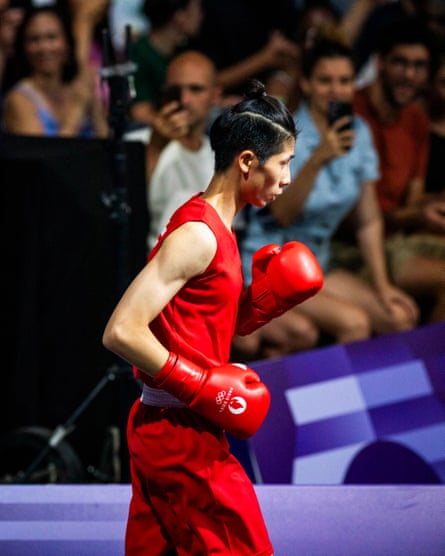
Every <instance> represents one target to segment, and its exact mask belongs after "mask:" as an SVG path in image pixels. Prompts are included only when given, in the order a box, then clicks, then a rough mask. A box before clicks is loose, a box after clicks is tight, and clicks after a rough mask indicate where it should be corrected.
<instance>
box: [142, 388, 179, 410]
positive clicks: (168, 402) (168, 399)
mask: <svg viewBox="0 0 445 556" xmlns="http://www.w3.org/2000/svg"><path fill="white" fill-rule="evenodd" d="M141 402H142V403H143V404H145V405H153V406H155V407H187V405H186V404H185V403H184V402H181V401H180V400H178V398H175V397H174V396H172V395H171V394H169V393H168V392H166V391H165V390H160V389H159V388H150V386H147V385H146V384H144V385H143V389H142V395H141Z"/></svg>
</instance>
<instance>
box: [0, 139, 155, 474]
mask: <svg viewBox="0 0 445 556" xmlns="http://www.w3.org/2000/svg"><path fill="white" fill-rule="evenodd" d="M124 154H125V159H126V165H125V168H126V172H125V184H124V185H125V192H126V195H125V196H126V200H127V206H128V223H127V224H126V225H125V228H126V232H127V233H126V236H125V238H126V239H125V243H124V252H123V253H122V245H121V244H122V242H120V238H121V234H122V226H121V225H116V215H115V214H113V210H112V207H110V206H109V203H108V201H109V200H110V198H112V195H113V191H114V190H115V187H116V176H115V156H116V153H115V148H114V145H113V143H112V142H111V141H108V140H102V139H77V138H76V139H74V138H69V139H65V138H47V137H19V136H3V137H1V138H0V182H1V188H0V191H1V202H0V206H1V209H0V210H1V219H0V229H1V233H0V238H1V240H0V241H1V243H2V259H3V260H2V269H3V270H2V274H3V280H2V283H3V292H2V293H3V295H2V298H3V307H2V315H3V329H4V332H3V334H2V335H1V336H0V338H1V340H0V345H1V353H2V390H1V391H2V394H1V398H2V399H1V403H0V432H3V433H7V432H9V431H11V430H13V429H16V428H17V427H23V426H27V427H29V426H41V427H46V428H49V429H52V428H54V427H56V426H57V425H58V424H60V423H62V422H64V421H65V420H66V418H67V417H68V416H69V415H70V414H71V413H72V412H73V410H75V408H76V407H77V406H78V404H79V403H80V402H81V401H82V399H83V398H84V397H85V396H86V395H87V394H88V392H89V391H90V390H91V389H92V388H93V387H94V385H95V384H96V383H97V382H98V381H99V380H100V379H101V378H102V377H103V375H104V373H105V372H106V369H107V368H109V366H110V365H112V364H113V362H114V356H113V355H112V354H110V353H109V352H107V350H105V349H104V348H103V346H102V343H101V337H102V332H103V329H104V326H105V324H106V321H107V319H108V317H109V315H110V314H111V311H112V310H113V307H114V305H115V304H116V302H117V300H118V298H119V296H120V294H121V291H122V289H123V286H125V284H122V283H121V282H122V279H121V278H120V276H122V274H123V275H124V276H128V279H131V278H132V277H133V276H134V275H135V274H136V273H137V272H138V271H139V270H140V268H141V267H142V266H143V265H144V263H145V260H146V237H147V231H148V227H149V218H148V213H147V208H146V206H147V203H146V188H145V187H146V186H145V146H144V145H143V144H142V143H138V142H126V143H125V144H124ZM121 181H122V180H121ZM121 185H122V184H121ZM122 265H124V266H125V267H126V268H125V269H122V268H121V267H122ZM122 270H124V271H125V272H124V273H123V272H122ZM130 375H131V373H129V375H128V376H127V377H126V378H125V377H124V378H121V379H120V380H118V381H115V382H114V383H113V384H110V385H109V386H107V387H106V388H105V389H104V391H103V392H101V393H100V394H99V395H98V396H97V398H96V400H95V401H94V402H93V403H92V404H91V406H90V407H88V408H87V409H86V411H85V412H84V413H83V414H82V416H81V417H80V418H79V420H78V422H77V424H76V430H75V431H74V432H73V433H72V434H71V437H70V439H69V440H70V443H71V444H72V445H73V446H74V447H75V449H76V451H77V453H78V454H80V456H81V459H82V461H83V462H84V463H85V465H93V466H94V465H95V464H96V463H97V462H98V461H100V457H101V453H100V452H101V449H102V446H103V441H104V437H105V435H106V430H107V429H108V428H109V426H110V425H113V424H117V425H118V426H119V427H120V429H121V430H122V433H123V436H124V429H125V420H126V415H127V413H128V410H129V407H130V405H131V404H132V403H133V401H134V400H135V399H136V398H137V396H138V395H139V386H138V385H137V384H136V383H135V381H134V379H133V377H132V376H130ZM123 440H124V438H123ZM123 447H124V454H125V442H123ZM124 457H125V456H124ZM123 468H124V469H125V465H124V466H123ZM125 479H126V477H124V480H125Z"/></svg>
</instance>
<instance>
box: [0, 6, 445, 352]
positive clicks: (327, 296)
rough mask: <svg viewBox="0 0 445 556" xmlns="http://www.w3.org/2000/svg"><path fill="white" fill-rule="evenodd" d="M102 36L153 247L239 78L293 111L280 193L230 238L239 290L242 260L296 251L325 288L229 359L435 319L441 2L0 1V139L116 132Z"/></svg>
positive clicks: (440, 242)
mask: <svg viewBox="0 0 445 556" xmlns="http://www.w3.org/2000/svg"><path fill="white" fill-rule="evenodd" d="M413 23H414V24H413ZM127 24H128V25H130V26H131V39H132V40H131V48H130V51H129V52H127V50H126V47H127V46H128V45H127V44H126V43H125V26H126V25H127ZM103 29H108V30H109V36H110V37H111V42H112V47H113V51H114V52H115V53H116V55H117V59H118V61H119V60H125V59H126V57H130V58H131V60H132V61H133V62H134V63H135V64H136V68H137V69H136V71H135V73H134V76H132V77H134V95H133V96H132V97H131V99H130V98H129V99H128V132H129V136H130V135H131V133H132V131H133V130H135V129H136V130H138V129H141V130H143V131H144V133H145V132H147V133H146V134H143V135H141V137H143V141H144V142H145V143H146V153H147V154H146V176H147V203H148V210H149V213H150V216H151V222H150V230H149V231H148V232H147V233H148V239H147V242H148V245H147V250H149V249H150V247H151V245H152V244H153V242H154V241H155V240H156V238H157V236H158V235H159V234H160V233H161V232H162V229H163V227H164V226H165V223H166V221H167V220H168V218H169V216H170V215H171V213H172V212H173V211H174V209H175V208H177V207H178V206H179V204H181V203H182V202H184V201H185V200H186V199H187V198H188V196H191V195H192V194H194V193H195V192H198V191H202V190H203V189H204V188H205V187H206V185H207V181H208V179H209V176H210V175H211V174H212V170H213V168H212V152H211V149H210V147H209V144H208V140H207V131H208V129H209V127H210V125H211V123H212V121H213V120H214V119H215V118H216V117H217V116H218V114H219V113H220V112H221V111H223V110H224V109H225V107H227V106H228V105H231V104H232V103H234V102H235V101H238V100H239V99H240V97H241V95H242V93H243V90H244V87H245V85H246V82H247V80H248V79H251V78H256V79H259V80H261V81H262V82H263V83H264V84H265V86H266V90H267V92H268V93H269V94H272V95H274V96H277V97H279V98H280V99H281V100H282V101H283V102H284V103H285V104H286V105H287V106H288V108H289V109H290V110H291V112H292V113H293V114H295V121H296V124H297V128H298V129H299V132H300V134H299V137H298V138H297V144H296V152H295V159H294V161H293V163H292V175H291V183H290V185H289V187H288V188H287V190H286V192H285V194H284V195H282V197H281V199H277V201H275V202H274V203H272V204H271V206H269V207H267V210H260V211H257V210H255V209H253V210H249V211H248V212H247V211H245V212H243V213H242V214H241V215H239V218H238V220H237V222H236V226H237V234H238V238H239V245H240V250H241V254H242V257H243V265H244V273H245V278H246V285H247V284H248V282H249V279H250V278H249V273H250V260H251V257H252V254H253V252H254V249H257V248H259V247H260V246H261V245H262V244H265V243H280V244H281V243H284V242H285V241H289V240H300V241H303V242H305V243H306V244H308V245H309V246H310V247H311V249H312V250H313V251H314V253H315V254H316V255H317V258H319V261H320V263H321V264H322V266H323V268H324V271H325V276H326V283H325V287H324V289H323V291H322V293H321V294H319V296H317V297H316V298H314V299H312V300H309V301H307V302H305V303H303V304H302V305H301V306H299V307H297V308H295V310H292V311H289V312H288V313H286V314H285V315H282V316H281V317H280V318H278V319H275V320H274V321H272V322H271V323H269V324H268V325H266V326H265V327H263V329H261V330H259V331H257V332H256V333H255V334H253V335H250V336H246V337H235V339H234V344H233V353H234V356H236V357H242V358H243V359H256V358H260V357H270V356H277V355H282V354H286V353H293V352H296V351H301V350H305V349H310V348H313V347H316V346H319V345H323V344H325V343H329V342H348V341H354V340H360V339H366V338H368V337H371V336H372V335H375V334H385V333H389V332H393V331H397V330H408V329H410V328H412V327H414V326H417V325H418V324H421V323H426V322H434V321H439V320H444V319H445V185H444V182H445V168H444V166H443V160H445V158H444V154H445V0H423V1H420V0H399V1H391V0H331V1H328V0H313V1H310V0H306V1H304V0H274V2H271V1H269V0H260V1H259V0H221V1H220V0H145V1H144V0H132V1H130V0H121V1H114V2H113V1H111V0H53V1H50V0H48V1H42V0H39V1H32V0H23V1H17V0H0V83H1V98H0V102H1V104H0V107H1V127H2V131H3V132H4V133H11V134H20V135H46V136H71V137H85V138H88V137H107V136H110V133H111V131H112V130H111V129H110V123H109V120H108V119H107V115H108V109H109V106H108V101H109V98H108V95H107V90H106V88H105V87H104V86H103V83H102V82H101V78H100V72H99V69H100V67H101V65H102V63H103V59H102V58H103V52H102V47H103ZM175 95H176V96H175ZM333 99H335V100H341V101H347V102H348V103H350V104H352V105H353V107H354V116H353V125H352V129H351V128H348V126H347V125H346V126H344V125H343V124H348V123H351V122H350V121H348V117H347V116H346V119H345V120H343V121H338V122H336V121H334V122H332V121H330V120H329V119H328V102H329V100H333Z"/></svg>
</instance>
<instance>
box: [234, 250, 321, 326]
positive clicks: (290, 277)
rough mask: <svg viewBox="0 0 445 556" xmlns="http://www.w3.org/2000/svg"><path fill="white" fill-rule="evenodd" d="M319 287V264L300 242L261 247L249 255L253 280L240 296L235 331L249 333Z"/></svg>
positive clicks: (316, 290)
mask: <svg viewBox="0 0 445 556" xmlns="http://www.w3.org/2000/svg"><path fill="white" fill-rule="evenodd" d="M322 286H323V272H322V270H321V268H320V265H319V264H318V261H317V259H316V258H315V256H314V255H313V253H312V251H311V250H310V249H309V248H308V247H306V245H304V244H303V243H300V242H298V241H290V242H288V243H285V244H284V245H283V247H282V248H280V246H279V245H274V244H270V245H265V246H263V247H261V249H258V251H257V252H256V253H254V255H253V257H252V283H251V285H250V286H249V287H248V288H246V290H245V291H244V292H243V294H242V296H241V300H240V307H239V310H238V320H237V326H236V333H237V334H240V335H241V336H244V335H245V334H250V333H251V332H253V331H254V330H256V329H257V328H259V327H260V326H263V325H264V324H266V323H267V322H269V321H270V320H272V319H274V318H276V317H279V316H280V315H282V314H283V313H285V312H286V311H288V310H289V309H291V308H292V307H294V306H295V305H298V304H299V303H302V302H303V301H305V300H306V299H308V298H309V297H312V296H313V295H315V294H316V293H317V292H319V291H320V290H321V288H322Z"/></svg>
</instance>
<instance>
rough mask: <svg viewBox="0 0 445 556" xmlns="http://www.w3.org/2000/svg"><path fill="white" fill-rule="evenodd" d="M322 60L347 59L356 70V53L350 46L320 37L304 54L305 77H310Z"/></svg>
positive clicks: (303, 68)
mask: <svg viewBox="0 0 445 556" xmlns="http://www.w3.org/2000/svg"><path fill="white" fill-rule="evenodd" d="M321 58H347V59H348V60H350V61H351V63H352V66H353V67H354V68H355V59H354V53H353V51H352V49H351V48H349V46H347V45H345V44H344V43H342V42H341V41H338V40H333V39H329V38H326V37H319V38H317V39H316V40H315V43H314V45H313V46H312V47H310V48H308V49H306V50H305V51H304V52H303V57H302V60H301V71H302V73H303V75H304V76H305V77H310V76H311V74H312V72H313V71H314V67H315V66H316V65H317V63H318V62H319V60H321Z"/></svg>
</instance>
